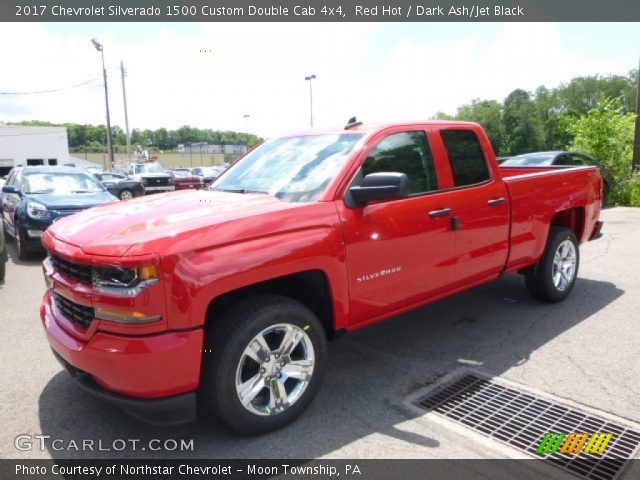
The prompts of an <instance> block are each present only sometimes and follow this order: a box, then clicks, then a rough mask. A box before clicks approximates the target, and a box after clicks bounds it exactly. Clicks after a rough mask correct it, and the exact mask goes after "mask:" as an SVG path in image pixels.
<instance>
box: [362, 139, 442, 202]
mask: <svg viewBox="0 0 640 480" xmlns="http://www.w3.org/2000/svg"><path fill="white" fill-rule="evenodd" d="M378 172H399V173H404V174H405V175H406V176H407V177H409V186H410V193H411V194H417V193H424V192H430V191H432V190H437V189H438V181H437V178H436V171H435V167H434V164H433V156H432V155H431V149H430V148H429V143H428V142H427V136H426V134H425V133H424V132H422V131H415V132H401V133H394V134H392V135H389V136H388V137H386V138H384V139H382V140H381V141H380V143H378V145H377V146H376V147H375V149H374V150H373V151H372V152H371V154H370V155H369V156H368V157H367V159H366V160H365V162H364V163H363V165H362V175H363V176H364V175H369V174H370V173H378Z"/></svg>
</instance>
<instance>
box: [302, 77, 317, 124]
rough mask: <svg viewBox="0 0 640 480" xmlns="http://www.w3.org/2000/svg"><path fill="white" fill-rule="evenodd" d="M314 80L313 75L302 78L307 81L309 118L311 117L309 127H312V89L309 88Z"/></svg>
mask: <svg viewBox="0 0 640 480" xmlns="http://www.w3.org/2000/svg"><path fill="white" fill-rule="evenodd" d="M314 78H316V76H315V75H309V76H308V77H304V79H305V80H308V81H309V116H310V117H311V126H312V127H313V89H312V88H311V81H312V80H313V79H314Z"/></svg>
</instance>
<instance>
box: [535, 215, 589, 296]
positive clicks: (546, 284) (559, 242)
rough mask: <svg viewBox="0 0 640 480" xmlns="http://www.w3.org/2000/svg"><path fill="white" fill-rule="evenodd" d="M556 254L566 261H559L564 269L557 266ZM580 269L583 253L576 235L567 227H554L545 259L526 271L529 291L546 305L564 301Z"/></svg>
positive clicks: (542, 258)
mask: <svg viewBox="0 0 640 480" xmlns="http://www.w3.org/2000/svg"><path fill="white" fill-rule="evenodd" d="M572 252H573V255H571V253H572ZM556 254H558V255H559V256H560V259H564V260H562V261H560V264H561V265H562V266H559V265H558V264H557V263H556ZM571 257H573V260H571ZM572 263H573V267H570V265H571V264H572ZM565 266H566V267H565ZM579 266H580V249H579V245H578V239H577V238H576V235H575V233H573V231H571V230H569V229H568V228H565V227H558V226H552V227H551V229H550V231H549V238H548V239H547V245H546V247H545V250H544V253H543V254H542V257H541V258H540V260H538V263H536V264H535V265H534V266H533V267H531V268H529V269H527V270H526V271H525V277H524V278H525V283H526V285H527V289H528V290H529V293H531V295H533V296H534V297H535V298H537V299H538V300H540V301H543V302H559V301H561V300H564V299H565V298H567V296H568V295H569V293H571V290H572V289H573V286H574V285H575V283H576V278H577V277H578V268H579Z"/></svg>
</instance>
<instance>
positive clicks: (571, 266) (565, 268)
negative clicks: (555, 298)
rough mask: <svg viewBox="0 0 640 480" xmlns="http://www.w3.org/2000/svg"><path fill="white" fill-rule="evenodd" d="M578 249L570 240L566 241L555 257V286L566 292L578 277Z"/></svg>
mask: <svg viewBox="0 0 640 480" xmlns="http://www.w3.org/2000/svg"><path fill="white" fill-rule="evenodd" d="M576 262H577V255H576V247H575V245H574V244H573V242H571V241H570V240H565V241H563V242H562V243H560V245H558V248H557V250H556V253H555V255H554V257H553V273H552V275H553V284H554V285H555V287H556V288H557V289H558V290H559V291H561V292H564V291H565V290H566V289H567V287H569V285H571V282H573V279H574V277H575V275H576Z"/></svg>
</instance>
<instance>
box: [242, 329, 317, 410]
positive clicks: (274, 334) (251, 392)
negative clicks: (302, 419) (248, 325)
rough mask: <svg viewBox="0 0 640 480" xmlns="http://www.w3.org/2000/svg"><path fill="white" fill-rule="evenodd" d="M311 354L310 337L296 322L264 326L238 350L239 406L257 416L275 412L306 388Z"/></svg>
mask: <svg viewBox="0 0 640 480" xmlns="http://www.w3.org/2000/svg"><path fill="white" fill-rule="evenodd" d="M314 363H315V356H314V350H313V344H312V342H311V338H310V337H309V335H307V333H306V332H305V331H304V330H303V329H302V328H300V327H298V326H297V325H292V324H290V323H279V324H276V325H272V326H270V327H268V328H265V329H264V330H263V331H262V332H260V333H259V334H258V335H256V336H255V337H254V338H253V340H251V341H250V342H249V345H248V346H247V348H245V349H244V352H242V356H241V357H240V362H239V363H238V368H237V370H236V392H237V394H238V398H239V399H240V402H241V403H242V405H243V406H244V407H245V408H246V409H247V410H249V411H250V412H251V413H254V414H257V415H277V414H279V413H282V412H283V411H285V410H287V409H288V408H289V407H291V406H292V405H293V404H294V403H296V401H298V399H299V398H300V397H301V396H302V394H303V393H304V391H305V390H306V388H307V386H308V385H309V382H310V380H311V376H312V375H313V369H314Z"/></svg>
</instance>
